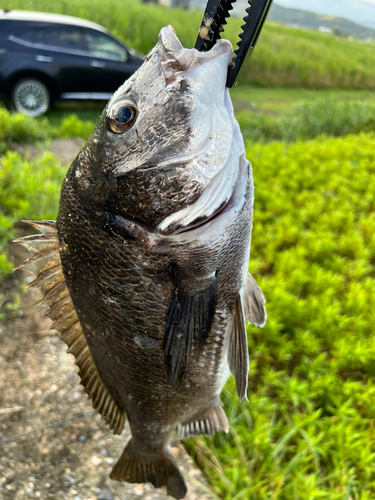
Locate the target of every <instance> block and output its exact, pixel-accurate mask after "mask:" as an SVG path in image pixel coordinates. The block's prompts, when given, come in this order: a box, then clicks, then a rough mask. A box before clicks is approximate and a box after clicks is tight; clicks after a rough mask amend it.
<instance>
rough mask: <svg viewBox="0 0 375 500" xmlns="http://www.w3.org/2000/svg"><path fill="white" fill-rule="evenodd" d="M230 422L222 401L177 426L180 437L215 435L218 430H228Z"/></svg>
mask: <svg viewBox="0 0 375 500" xmlns="http://www.w3.org/2000/svg"><path fill="white" fill-rule="evenodd" d="M228 430H229V424H228V419H227V416H226V415H225V413H224V410H223V408H222V407H221V403H218V404H217V405H216V406H212V407H211V408H209V409H208V410H205V411H202V412H200V413H197V414H196V415H194V416H193V417H192V418H191V419H189V420H186V421H182V422H181V423H180V424H179V425H178V427H177V433H178V439H187V438H188V437H190V436H199V435H201V434H205V435H207V436H213V435H214V434H215V433H216V432H217V431H225V432H228Z"/></svg>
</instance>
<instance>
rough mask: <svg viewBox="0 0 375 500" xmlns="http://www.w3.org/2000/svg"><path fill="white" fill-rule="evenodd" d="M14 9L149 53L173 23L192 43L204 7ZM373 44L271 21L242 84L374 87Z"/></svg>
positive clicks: (36, 2) (38, 3)
mask: <svg viewBox="0 0 375 500" xmlns="http://www.w3.org/2000/svg"><path fill="white" fill-rule="evenodd" d="M7 8H9V9H16V8H19V9H26V10H36V11H49V12H57V13H61V14H68V15H73V16H77V17H82V18H86V19H89V20H92V21H94V22H97V23H99V24H101V25H103V26H105V27H106V28H108V29H109V30H110V31H111V32H112V33H114V34H115V35H116V36H117V37H118V38H120V39H122V40H124V41H125V42H128V43H129V44H130V45H131V46H132V47H134V48H135V49H136V50H138V51H140V52H141V53H143V54H146V53H147V52H148V51H149V50H150V49H151V48H152V47H153V46H154V45H155V43H156V41H157V36H158V33H159V30H160V28H162V27H163V26H165V25H167V24H172V25H173V26H174V28H175V29H176V31H177V34H178V36H179V38H180V40H181V42H182V44H183V45H184V46H186V47H193V46H194V43H195V39H196V35H197V30H198V27H199V25H200V21H201V16H202V12H201V11H182V10H178V9H166V8H163V7H159V6H155V5H146V4H143V3H141V2H136V1H133V0H126V2H121V1H118V0H107V2H105V3H103V2H100V1H99V0H80V1H79V2H75V1H73V0H56V1H55V2H50V1H47V0H8V2H7ZM240 24H241V21H240V20H239V19H231V21H230V23H229V24H228V27H227V28H226V31H225V34H226V37H227V38H228V39H229V40H230V41H231V42H232V43H233V44H235V42H236V41H237V39H238V33H239V32H240V28H239V27H240ZM374 67H375V50H374V44H373V43H365V42H360V41H350V40H342V39H338V38H334V37H332V36H330V35H324V34H321V33H316V32H313V31H308V30H302V29H295V28H290V27H286V26H281V25H276V24H271V23H267V25H266V26H265V27H264V30H263V32H262V35H261V37H260V40H259V42H258V44H257V47H256V49H255V51H254V55H253V57H252V59H251V63H250V65H249V67H248V68H247V69H246V70H245V71H244V72H243V74H242V77H241V82H242V83H246V84H250V83H251V84H253V85H257V86H261V87H269V86H273V87H280V86H282V87H305V88H342V89H353V88H356V89H375V72H374Z"/></svg>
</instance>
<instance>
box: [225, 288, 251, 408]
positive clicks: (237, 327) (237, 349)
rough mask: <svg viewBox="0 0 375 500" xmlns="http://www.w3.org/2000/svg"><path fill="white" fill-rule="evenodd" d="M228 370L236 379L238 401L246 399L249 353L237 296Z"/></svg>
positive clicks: (240, 303) (239, 301) (243, 320)
mask: <svg viewBox="0 0 375 500" xmlns="http://www.w3.org/2000/svg"><path fill="white" fill-rule="evenodd" d="M228 364H229V369H230V371H231V373H232V375H233V377H234V378H235V379H236V389H237V394H238V397H239V398H240V401H242V400H243V399H244V398H246V393H247V374H248V372H249V351H248V349H247V335H246V325H245V316H244V311H243V306H242V300H241V296H240V295H238V296H237V299H236V305H235V317H234V322H233V329H232V334H231V338H230V342H229V349H228Z"/></svg>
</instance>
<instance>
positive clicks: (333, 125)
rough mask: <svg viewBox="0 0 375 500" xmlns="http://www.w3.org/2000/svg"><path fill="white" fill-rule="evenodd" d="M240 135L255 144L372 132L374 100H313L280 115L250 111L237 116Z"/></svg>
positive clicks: (374, 123)
mask: <svg viewBox="0 0 375 500" xmlns="http://www.w3.org/2000/svg"><path fill="white" fill-rule="evenodd" d="M237 119H238V122H239V124H240V126H241V131H242V134H243V136H244V138H245V140H247V139H251V140H253V141H257V142H268V141H271V140H281V141H288V142H291V141H297V140H307V139H310V138H314V137H317V136H319V135H322V134H325V135H327V136H328V135H331V136H341V135H347V134H351V133H358V132H360V131H366V132H369V131H375V101H348V100H342V101H341V100H332V99H324V98H321V99H316V100H309V101H301V102H299V103H298V104H295V105H294V106H291V107H289V108H288V109H287V110H286V111H285V112H284V114H282V115H281V116H269V115H267V114H262V113H254V112H251V111H241V112H240V113H238V114H237Z"/></svg>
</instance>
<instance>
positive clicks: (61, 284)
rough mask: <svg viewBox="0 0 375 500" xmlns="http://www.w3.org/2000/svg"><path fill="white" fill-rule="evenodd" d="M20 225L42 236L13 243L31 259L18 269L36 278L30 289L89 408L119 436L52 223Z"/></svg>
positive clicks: (118, 415) (117, 416) (121, 416)
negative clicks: (70, 360)
mask: <svg viewBox="0 0 375 500" xmlns="http://www.w3.org/2000/svg"><path fill="white" fill-rule="evenodd" d="M24 222H27V223H28V224H30V225H31V226H33V227H34V228H36V229H38V230H39V231H41V232H42V233H43V234H35V235H31V236H26V237H24V238H20V239H18V240H17V243H20V244H21V245H23V246H25V247H26V248H27V249H28V250H30V252H31V253H33V257H31V258H30V259H29V260H27V261H26V263H25V265H22V266H20V267H19V268H18V269H22V268H27V269H30V270H32V271H33V272H35V274H36V275H37V277H36V279H35V281H33V282H32V283H31V286H36V287H38V288H39V290H40V291H41V292H42V294H43V300H42V301H41V302H40V304H42V303H45V304H47V305H48V306H49V308H48V310H47V313H46V315H47V316H49V317H50V318H51V319H53V320H54V323H53V325H52V328H55V329H56V330H57V331H59V332H60V334H61V340H63V341H64V342H65V344H66V345H67V346H68V352H70V353H72V354H73V355H74V356H75V360H76V364H77V366H78V368H79V376H80V378H81V384H82V385H83V387H84V388H85V391H86V393H87V394H88V395H89V397H90V398H91V399H92V402H93V407H94V408H95V409H96V410H97V411H98V413H100V414H101V416H102V418H103V419H104V420H105V422H106V423H107V424H108V425H109V427H110V428H111V429H112V430H113V432H114V434H121V432H122V430H123V428H124V424H125V418H126V414H125V411H124V410H121V409H120V408H119V407H118V406H117V404H116V403H115V401H114V399H113V398H112V396H111V394H110V393H109V391H108V389H107V388H106V387H105V385H104V384H103V381H102V380H101V378H100V375H99V373H98V371H97V368H96V366H95V363H94V360H93V358H92V356H91V353H90V349H89V346H88V344H87V341H86V337H85V335H84V333H83V330H82V327H81V324H80V322H79V319H78V316H77V313H76V311H75V308H74V305H73V302H72V300H71V297H70V294H69V291H68V287H67V285H66V282H65V279H64V274H63V270H62V267H61V259H60V253H59V241H58V236H57V232H56V227H55V223H54V222H53V221H42V222H34V221H24ZM40 304H38V305H40Z"/></svg>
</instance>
